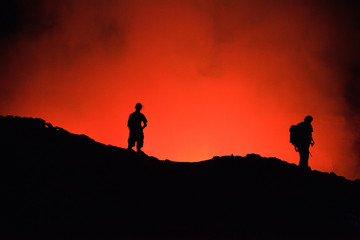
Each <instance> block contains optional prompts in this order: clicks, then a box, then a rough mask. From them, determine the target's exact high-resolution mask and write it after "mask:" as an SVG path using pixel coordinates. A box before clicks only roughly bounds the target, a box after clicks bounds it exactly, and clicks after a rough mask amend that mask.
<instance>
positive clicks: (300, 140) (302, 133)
mask: <svg viewBox="0 0 360 240" xmlns="http://www.w3.org/2000/svg"><path fill="white" fill-rule="evenodd" d="M312 121H313V117H312V116H310V115H308V116H306V117H305V119H304V121H303V122H300V123H298V124H297V125H292V126H291V127H290V142H291V143H292V144H293V145H294V146H295V151H297V152H299V155H300V161H299V167H301V168H305V169H307V168H308V167H309V154H310V150H309V148H310V145H311V146H314V144H315V142H314V140H313V137H312V132H313V127H312V125H311V122H312Z"/></svg>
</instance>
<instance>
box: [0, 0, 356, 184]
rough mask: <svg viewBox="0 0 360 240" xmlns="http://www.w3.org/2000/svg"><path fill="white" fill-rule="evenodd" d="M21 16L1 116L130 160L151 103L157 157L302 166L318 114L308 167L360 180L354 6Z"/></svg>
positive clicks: (283, 4) (69, 9) (83, 6)
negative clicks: (303, 131) (308, 120)
mask: <svg viewBox="0 0 360 240" xmlns="http://www.w3.org/2000/svg"><path fill="white" fill-rule="evenodd" d="M15 2H16V1H15ZM269 2H271V3H269ZM10 5H11V4H10ZM10 5H9V6H8V8H9V11H10V13H17V15H16V14H15V15H14V16H13V15H10V14H8V15H7V19H6V20H7V21H9V23H7V25H4V24H3V26H2V35H1V43H2V47H1V52H2V53H3V54H2V55H1V56H2V57H1V61H2V66H1V68H0V70H1V72H0V74H1V86H0V87H1V101H2V104H1V105H0V114H2V115H9V114H12V115H20V116H31V117H40V118H43V119H45V120H46V121H48V122H51V123H52V124H53V125H56V126H60V127H63V128H65V129H67V130H68V131H70V132H73V133H77V134H86V135H88V136H90V137H91V138H93V139H95V140H96V141H99V142H102V143H106V144H111V145H115V146H119V147H126V146H127V137H128V129H127V127H126V122H127V118H128V116H129V114H130V113H131V112H133V111H134V107H135V104H136V103H137V102H141V103H142V104H143V106H144V108H143V111H142V112H143V113H144V114H145V115H146V117H147V119H148V121H149V123H148V128H146V129H145V143H144V148H143V150H144V152H146V153H147V154H149V155H153V156H156V157H158V158H160V159H171V160H174V161H200V160H205V159H210V158H211V157H213V156H216V155H218V156H219V155H229V154H234V155H246V154H248V153H257V154H260V155H262V156H267V157H277V158H280V159H282V160H286V161H288V162H291V163H297V162H298V155H297V153H296V152H295V151H294V149H293V148H292V146H291V145H290V143H289V127H290V125H292V124H295V123H297V122H300V121H302V120H303V118H304V117H305V116H306V115H308V114H311V115H312V116H313V117H314V121H313V127H314V140H315V146H314V148H312V149H311V153H312V156H313V157H312V158H311V159H310V166H311V167H312V168H313V169H317V170H321V171H334V172H336V173H337V174H339V175H344V176H346V177H348V178H360V173H359V171H358V167H359V156H358V155H359V152H357V150H356V149H357V148H356V144H357V143H358V142H359V133H358V130H359V111H358V110H359V107H358V106H359V105H358V103H359V102H358V100H357V96H358V90H359V83H358V79H359V74H358V72H357V73H356V74H355V73H354V71H355V70H356V69H357V70H358V69H359V68H360V61H359V57H358V56H359V55H360V54H359V53H360V51H359V47H358V42H360V41H359V40H360V37H359V36H360V34H359V27H358V25H357V26H356V25H355V23H356V22H359V17H358V11H357V9H359V8H358V6H357V5H356V6H353V5H351V4H349V3H346V4H345V3H344V4H341V3H340V1H333V2H331V3H326V4H325V3H322V2H321V1H302V3H293V2H291V3H290V1H284V0H278V1H232V0H228V1H217V0H209V1H205V0H193V1H190V0H188V1H185V0H184V1H116V0H113V1H106V3H103V2H102V1H97V0H93V1H81V0H80V1H75V3H74V2H73V1H59V2H58V3H56V4H55V3H53V2H52V1H48V2H47V3H46V1H44V2H42V1H39V2H37V4H35V5H30V4H24V3H21V2H20V1H19V3H18V4H17V5H16V4H15V5H11V6H10ZM27 9H28V10H27ZM29 9H30V10H29ZM4 29H5V30H4ZM355 72H356V71H355Z"/></svg>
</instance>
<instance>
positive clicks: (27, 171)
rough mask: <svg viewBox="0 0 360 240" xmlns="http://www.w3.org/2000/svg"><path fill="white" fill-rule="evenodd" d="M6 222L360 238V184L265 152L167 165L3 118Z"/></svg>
mask: <svg viewBox="0 0 360 240" xmlns="http://www.w3.org/2000/svg"><path fill="white" fill-rule="evenodd" d="M0 139H1V140H0V146H1V167H0V169H1V192H2V201H3V202H4V203H3V204H2V205H1V221H2V222H1V226H2V227H3V229H4V231H3V233H4V234H6V235H9V236H10V237H11V236H12V237H14V238H18V237H24V236H26V237H29V236H37V237H38V238H48V239H359V237H360V204H359V203H360V181H359V180H357V181H350V180H347V179H345V178H344V177H340V176H337V175H336V174H334V173H323V172H319V171H301V170H300V169H299V168H298V167H297V166H296V165H294V164H289V163H287V162H285V161H281V160H279V159H276V158H264V157H261V156H259V155H256V154H249V155H247V156H246V157H240V156H224V157H214V158H213V159H210V160H207V161H202V162H197V163H179V162H172V161H169V160H165V161H162V160H158V159H156V158H154V157H149V156H146V155H145V154H143V155H140V154H137V153H136V152H133V151H130V150H127V149H122V148H118V147H114V146H110V145H104V144H101V143H98V142H95V141H94V140H92V139H91V138H89V137H87V136H85V135H75V134H71V133H69V132H67V131H66V130H64V129H61V128H58V127H53V126H52V125H51V124H50V123H46V122H45V121H44V120H42V119H34V118H20V117H12V116H7V117H0Z"/></svg>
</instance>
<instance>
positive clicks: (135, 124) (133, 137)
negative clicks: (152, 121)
mask: <svg viewBox="0 0 360 240" xmlns="http://www.w3.org/2000/svg"><path fill="white" fill-rule="evenodd" d="M141 108H142V105H141V103H137V104H136V106H135V109H136V111H135V112H133V113H131V114H130V116H129V120H128V127H129V130H130V133H129V140H128V143H129V145H128V149H132V148H133V147H134V146H135V142H136V148H137V152H141V148H142V147H143V145H144V132H143V129H144V128H145V127H146V126H147V120H146V118H145V115H144V114H142V113H141V112H140V110H141ZM142 123H143V125H142Z"/></svg>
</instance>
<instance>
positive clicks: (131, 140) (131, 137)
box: [128, 131, 135, 149]
mask: <svg viewBox="0 0 360 240" xmlns="http://www.w3.org/2000/svg"><path fill="white" fill-rule="evenodd" d="M134 146H135V138H134V133H133V132H131V131H130V133H129V139H128V149H132V148H133V147H134Z"/></svg>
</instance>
